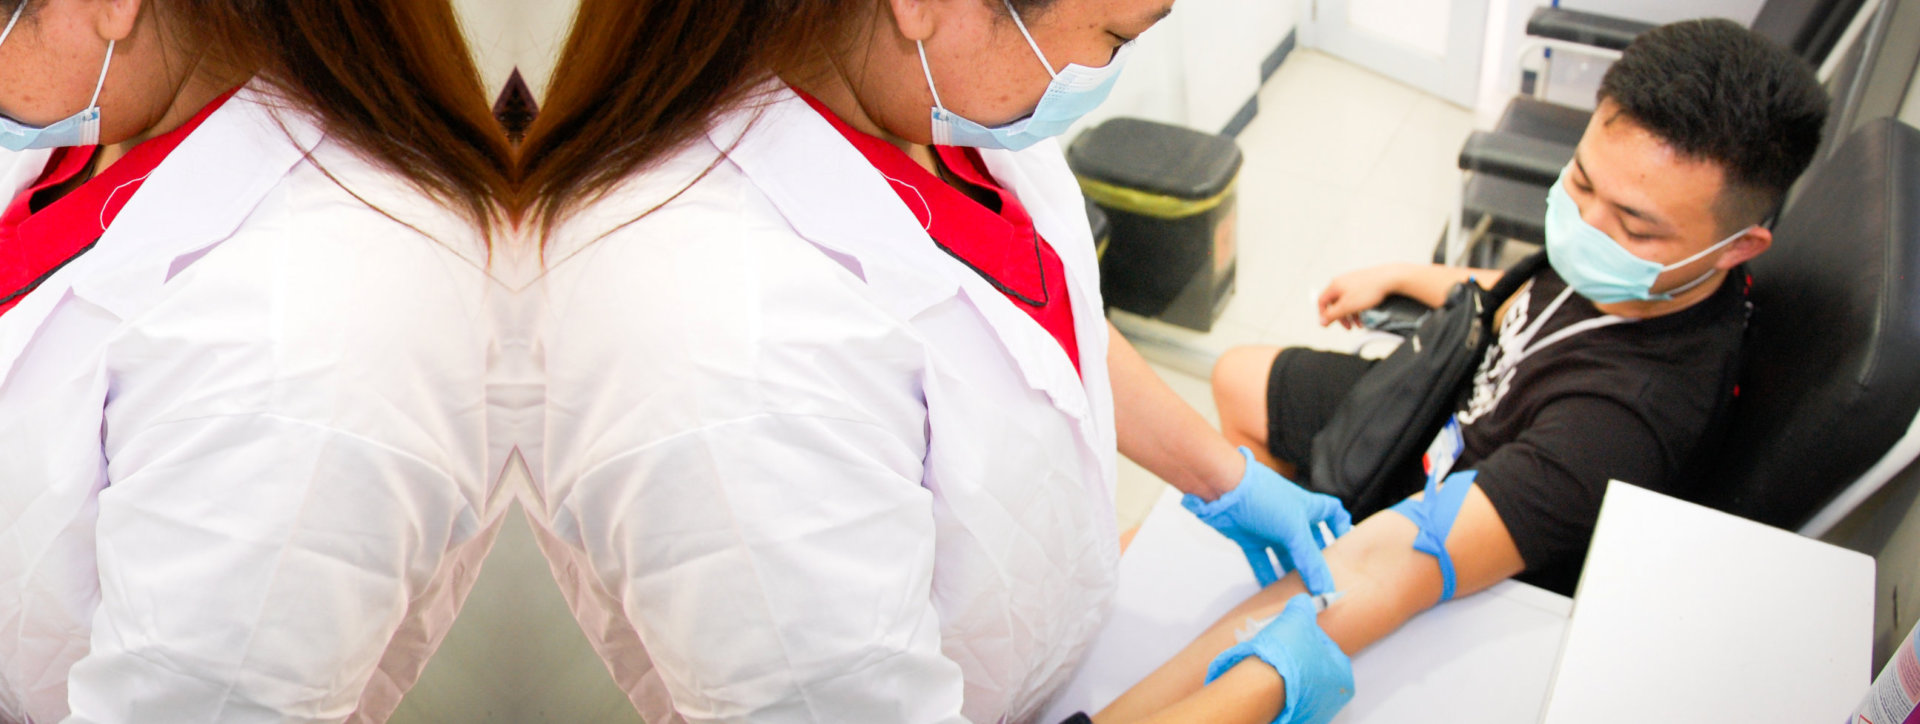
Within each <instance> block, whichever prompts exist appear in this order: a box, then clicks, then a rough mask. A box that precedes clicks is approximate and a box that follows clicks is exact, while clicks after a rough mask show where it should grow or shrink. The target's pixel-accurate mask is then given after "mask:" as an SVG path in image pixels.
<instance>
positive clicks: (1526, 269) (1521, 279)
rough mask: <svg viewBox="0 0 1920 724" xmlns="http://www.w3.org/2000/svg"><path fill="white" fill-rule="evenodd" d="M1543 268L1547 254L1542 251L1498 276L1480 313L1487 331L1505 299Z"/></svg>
mask: <svg viewBox="0 0 1920 724" xmlns="http://www.w3.org/2000/svg"><path fill="white" fill-rule="evenodd" d="M1545 268H1547V252H1546V250H1544V249H1542V250H1540V251H1537V252H1534V253H1533V254H1532V255H1530V256H1528V257H1527V258H1525V259H1521V260H1520V261H1519V262H1517V263H1515V264H1514V265H1513V267H1512V268H1510V269H1507V271H1506V273H1505V274H1502V275H1501V276H1500V281H1498V282H1495V283H1494V285H1493V288H1492V289H1489V290H1487V306H1486V309H1484V310H1483V311H1482V314H1484V315H1485V316H1484V317H1483V318H1482V321H1484V322H1486V324H1487V327H1488V328H1489V329H1491V328H1492V327H1493V315H1494V314H1496V313H1498V311H1499V309H1500V305H1502V304H1506V303H1507V298H1509V297H1512V296H1513V294H1514V292H1517V291H1519V290H1520V287H1521V286H1522V285H1525V284H1526V283H1527V282H1528V281H1531V280H1532V279H1533V277H1534V275H1536V274H1539V273H1540V270H1542V269H1545Z"/></svg>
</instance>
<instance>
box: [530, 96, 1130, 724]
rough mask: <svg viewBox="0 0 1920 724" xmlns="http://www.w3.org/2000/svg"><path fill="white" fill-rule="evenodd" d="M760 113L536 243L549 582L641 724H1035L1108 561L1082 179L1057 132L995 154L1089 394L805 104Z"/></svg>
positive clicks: (1097, 333)
mask: <svg viewBox="0 0 1920 724" xmlns="http://www.w3.org/2000/svg"><path fill="white" fill-rule="evenodd" d="M752 115H753V114H752V113H751V112H747V111H741V112H736V113H733V114H731V115H730V116H728V117H726V118H725V119H723V122H722V123H720V124H719V126H718V127H717V129H716V130H715V131H713V132H712V133H711V134H710V135H709V137H708V138H707V139H703V140H702V141H701V142H699V143H696V144H694V145H693V146H692V147H691V148H689V149H688V150H686V151H684V152H682V153H679V154H678V155H677V156H676V157H674V158H672V159H671V160H670V161H667V162H666V163H665V164H664V165H663V166H661V167H659V168H657V169H655V170H653V171H650V172H647V173H644V174H640V175H638V176H636V177H635V178H633V179H630V180H629V181H628V182H627V184H626V185H625V186H623V187H620V188H618V189H617V190H616V191H614V192H613V193H612V194H611V195H609V196H608V197H607V199H606V200H605V201H603V202H601V203H600V204H598V205H597V206H596V207H594V208H592V209H590V210H589V211H587V212H585V213H584V214H582V215H581V216H580V217H579V218H576V219H574V220H572V221H571V222H569V223H568V224H567V225H566V226H565V227H564V228H563V230H562V232H561V233H560V234H559V235H558V236H557V237H556V239H555V241H554V246H553V248H552V249H551V250H550V253H549V255H548V259H549V263H550V265H551V270H552V271H551V274H550V275H549V277H548V278H547V280H546V282H547V284H548V285H549V286H548V289H547V299H548V301H549V304H550V305H551V306H550V308H549V310H548V314H547V320H546V326H545V331H544V333H545V335H546V337H545V340H546V348H545V351H546V363H547V367H546V368H547V373H548V400H547V410H546V416H547V424H546V431H547V433H546V437H545V441H544V442H545V444H546V453H545V465H544V468H545V475H544V476H543V478H542V480H541V481H540V485H539V486H538V491H539V496H540V498H539V499H538V500H536V501H534V505H533V506H532V507H534V508H535V509H536V510H540V511H542V512H543V514H544V517H545V521H544V522H546V523H547V524H549V525H550V526H551V530H550V531H549V532H548V533H547V534H546V535H545V536H544V538H543V545H544V547H545V548H546V550H547V551H548V553H549V556H550V558H551V559H552V562H553V568H554V571H555V573H556V575H558V576H559V577H560V579H561V581H562V589H563V590H564V591H566V592H567V593H568V596H569V599H570V600H571V601H572V603H573V605H574V608H575V610H576V615H577V616H578V617H579V618H580V620H581V623H582V626H583V628H584V629H585V630H586V631H587V633H588V636H589V638H590V639H592V640H593V641H594V643H595V645H596V646H597V647H598V648H599V649H600V651H601V653H602V655H603V656H606V657H607V658H608V659H609V665H610V667H611V669H612V670H613V673H614V676H615V678H616V679H617V680H618V681H619V682H620V683H621V685H622V686H624V687H625V688H626V689H627V691H628V692H629V694H630V696H631V697H632V698H633V699H634V702H635V704H636V705H637V706H638V707H639V708H640V709H641V713H642V715H643V716H646V717H648V721H650V722H662V721H668V720H670V718H671V719H679V720H686V721H697V722H707V721H716V722H717V721H726V722H801V721H821V722H827V721H847V722H852V721H861V722H882V721H884V722H956V721H961V720H962V718H963V717H964V719H966V720H971V721H976V722H996V721H1027V720H1029V718H1030V717H1033V716H1037V715H1038V714H1039V712H1040V710H1041V707H1042V705H1043V704H1044V703H1045V701H1046V700H1047V698H1048V697H1049V696H1050V695H1051V694H1052V693H1053V692H1054V691H1055V690H1056V689H1057V688H1058V687H1059V686H1060V685H1061V684H1062V683H1063V682H1065V681H1066V680H1067V678H1068V677H1069V675H1070V674H1071V672H1072V670H1073V668H1074V666H1075V665H1076V664H1077V663H1078V661H1079V659H1080V657H1081V655H1082V654H1083V653H1084V652H1085V650H1086V647H1087V645H1088V644H1089V642H1090V640H1091V638H1092V636H1093V635H1094V634H1095V633H1096V632H1097V630H1098V629H1099V627H1100V624H1101V622H1102V619H1103V617H1104V615H1105V612H1106V610H1107V607H1108V600H1109V598H1110V595H1111V593H1112V590H1113V586H1114V580H1115V573H1116V568H1117V563H1118V548H1117V540H1116V537H1117V536H1116V530H1115V521H1114V512H1113V504H1112V499H1113V492H1112V491H1113V480H1114V465H1115V462H1114V455H1115V448H1114V445H1115V442H1114V429H1113V402H1112V394H1111V390H1110V388H1109V385H1108V380H1107V370H1106V365H1105V362H1106V356H1107V326H1106V322H1105V319H1104V317H1103V315H1102V309H1101V302H1100V295H1099V283H1098V273H1097V270H1096V266H1095V258H1094V246H1093V241H1092V238H1091V234H1090V232H1089V230H1088V226H1087V220H1086V212H1085V209H1084V206H1083V205H1082V203H1083V202H1082V200H1081V196H1080V192H1079V188H1078V186H1077V185H1076V184H1075V182H1074V180H1073V177H1072V176H1071V174H1070V173H1069V171H1068V170H1067V167H1066V163H1065V160H1064V158H1063V157H1062V155H1061V153H1060V150H1059V147H1058V145H1056V144H1053V143H1046V144H1042V145H1040V146H1037V147H1035V148H1033V149H1030V150H1027V151H1025V152H1021V153H1006V152H988V153H986V154H984V157H985V159H986V162H987V165H988V167H989V168H990V169H991V171H992V173H993V175H994V177H995V178H996V179H997V180H999V181H1000V182H1002V183H1003V184H1005V185H1007V186H1008V187H1010V188H1011V189H1012V190H1013V191H1014V192H1015V193H1017V194H1018V195H1019V198H1020V199H1021V201H1022V202H1023V203H1024V204H1025V205H1026V206H1027V207H1028V209H1029V210H1030V211H1031V212H1032V215H1033V218H1034V220H1035V223H1036V224H1037V226H1038V227H1039V230H1040V232H1041V234H1042V235H1043V236H1045V238H1046V239H1047V241H1048V242H1049V243H1050V244H1052V245H1053V247H1054V248H1055V249H1056V250H1057V252H1058V253H1059V256H1060V258H1061V261H1062V262H1063V263H1064V265H1065V268H1066V276H1067V279H1066V280H1065V285H1064V289H1063V288H1062V286H1061V280H1058V279H1050V280H1048V283H1049V284H1050V285H1051V286H1050V287H1049V289H1050V290H1051V291H1052V293H1055V294H1060V293H1066V294H1068V295H1069V297H1070V298H1071V300H1072V304H1073V311H1074V316H1075V333H1076V335H1077V336H1078V345H1079V355H1080V360H1081V362H1082V364H1083V370H1084V372H1085V378H1084V381H1083V380H1082V379H1081V378H1080V377H1077V376H1076V375H1075V372H1074V368H1073V365H1072V364H1071V363H1070V362H1069V360H1068V358H1067V356H1066V355H1065V354H1064V352H1063V351H1062V350H1061V349H1060V347H1059V345H1058V344H1057V343H1056V342H1055V341H1054V340H1053V338H1052V337H1050V336H1049V335H1048V334H1047V332H1046V331H1045V330H1043V329H1042V328H1041V327H1040V326H1039V325H1038V324H1036V323H1035V322H1034V321H1033V320H1032V319H1031V318H1029V317H1028V316H1026V315H1025V314H1024V313H1022V312H1021V311H1020V310H1019V309H1017V308H1016V307H1014V306H1013V302H1011V301H1009V300H1008V299H1007V298H1006V297H1005V296H1003V295H1002V294H1001V293H1000V292H999V291H996V290H995V289H994V287H993V286H991V285H990V284H989V283H988V282H987V281H986V280H984V279H982V278H980V277H979V276H978V275H977V274H975V273H974V272H973V271H971V270H969V269H968V268H967V267H965V266H963V265H962V264H960V263H959V262H958V261H956V260H954V259H953V258H951V257H949V256H947V255H946V254H945V253H943V252H941V251H940V250H939V249H938V248H936V247H935V246H934V245H933V244H932V243H931V241H930V240H929V239H928V237H927V235H926V233H925V231H924V230H923V229H922V228H921V226H920V224H919V223H918V222H917V221H916V220H915V217H914V215H913V214H912V213H911V212H909V210H908V209H907V208H906V207H905V206H904V205H902V203H901V201H900V199H899V197H898V196H896V195H895V194H894V192H893V190H892V189H890V188H889V186H888V182H887V181H886V180H885V179H884V178H883V177H882V176H881V175H880V174H879V172H878V171H876V170H875V169H874V168H873V166H872V165H870V164H869V163H868V162H867V161H866V160H865V158H864V157H862V156H861V155H860V154H859V152H858V151H856V150H855V149H854V148H853V147H852V146H851V145H849V144H848V143H847V142H846V141H845V140H844V139H843V138H841V136H840V135H839V134H838V133H837V132H836V131H835V130H834V129H833V128H832V127H831V126H830V125H828V123H827V122H826V121H825V120H824V119H822V118H820V117H819V116H818V115H817V114H815V113H814V112H813V111H812V110H811V109H810V108H808V107H807V106H806V105H805V104H804V103H803V102H802V101H800V100H799V99H798V98H797V97H796V96H794V95H793V94H792V93H791V92H790V91H787V90H785V89H784V88H782V89H779V90H778V91H775V92H774V94H773V100H772V102H770V104H769V105H768V106H767V107H766V108H765V113H764V116H762V117H760V118H759V119H758V120H757V121H753V122H752V125H751V127H750V128H749V127H748V121H749V118H750V117H751V116H752ZM736 141H737V146H736V145H735V144H736ZM722 148H731V151H730V152H729V153H728V155H727V158H726V160H724V161H721V162H720V163H718V165H717V166H714V167H713V169H712V171H711V172H710V173H708V174H707V175H706V177H705V178H704V179H702V180H700V181H699V183H698V184H696V185H694V186H693V187H692V189H691V190H689V191H687V192H686V193H685V194H684V195H682V196H680V197H679V198H678V199H676V200H674V201H673V202H671V203H670V204H668V205H666V206H665V207H664V208H661V209H660V210H659V211H657V212H655V213H653V214H652V215H651V216H648V217H646V218H644V219H642V220H640V221H638V222H636V223H631V224H628V225H625V226H621V225H622V224H623V223H625V222H628V221H631V220H632V219H634V218H635V217H637V216H640V215H641V214H642V213H643V212H645V211H646V210H647V209H649V208H651V207H653V206H654V205H656V204H657V203H659V202H660V201H661V200H663V199H665V198H666V197H667V196H669V195H671V194H672V193H673V192H675V191H677V190H678V189H680V188H681V187H682V186H684V185H685V184H686V183H687V182H688V181H689V180H691V178H692V177H693V176H695V175H697V174H699V173H700V172H701V171H702V170H703V169H706V168H707V167H708V165H709V164H711V163H712V162H713V160H714V159H715V157H716V156H717V154H719V149H722ZM608 229H612V230H613V231H612V232H611V233H610V234H608V235H605V237H604V238H599V237H600V236H602V234H605V233H606V231H607V230H608ZM669 707H671V708H672V709H675V710H677V712H676V713H677V716H673V717H670V716H669V714H668V710H669Z"/></svg>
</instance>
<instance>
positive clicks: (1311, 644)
mask: <svg viewBox="0 0 1920 724" xmlns="http://www.w3.org/2000/svg"><path fill="white" fill-rule="evenodd" d="M1248 656H1254V657H1258V658H1259V659H1260V660H1261V661H1265V662H1267V665H1268V666H1272V667H1273V670H1274V671H1277V672H1280V680H1281V681H1283V682H1286V687H1287V701H1286V702H1285V704H1284V705H1282V706H1281V708H1280V716H1277V717H1274V720H1273V724H1326V722H1328V721H1331V720H1332V719H1333V715H1335V714H1338V713H1340V709H1341V707H1344V706H1346V705H1347V702H1349V701H1352V700H1353V662H1352V661H1350V660H1348V659H1347V654H1346V652H1344V651H1341V650H1340V645H1339V644H1336V643H1334V642H1333V639H1330V638H1327V632H1325V631H1322V630H1320V621H1319V618H1318V617H1317V616H1316V615H1315V614H1314V612H1313V601H1312V600H1311V599H1308V598H1307V596H1306V594H1300V595H1296V596H1294V597H1293V598H1292V599H1290V600H1288V601H1287V608H1286V610H1283V611H1281V612H1280V616H1279V617H1277V618H1275V619H1274V620H1273V622H1272V623H1269V624H1267V626H1266V628H1263V629H1260V632H1259V633H1257V634H1254V636H1253V638H1251V639H1247V640H1246V641H1244V642H1242V643H1240V644H1238V645H1236V646H1234V647H1233V648H1230V649H1227V650H1226V651H1222V652H1220V655H1219V656H1217V657H1214V659H1213V664H1212V665H1210V666H1208V667H1207V683H1209V684H1211V683H1213V680H1214V679H1216V678H1219V677H1220V675H1221V674H1224V673H1227V670H1228V669H1231V668H1233V666H1234V664H1238V663H1240V660H1241V659H1245V658H1247V657H1248Z"/></svg>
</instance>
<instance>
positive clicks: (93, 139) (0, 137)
mask: <svg viewBox="0 0 1920 724" xmlns="http://www.w3.org/2000/svg"><path fill="white" fill-rule="evenodd" d="M26 9H27V3H26V2H25V1H24V0H23V1H22V2H21V3H20V6H19V7H17V8H14V9H13V17H12V18H10V19H8V20H7V28H6V29H5V30H0V43H5V42H7V36H8V35H12V34H13V26H14V25H15V24H16V23H19V22H20V13H21V11H23V10H26ZM112 65H113V41H112V40H108V41H107V61H106V62H105V63H102V64H101V65H100V80H98V81H95V82H94V84H93V100H90V101H87V107H86V108H85V109H82V110H81V111H80V112H79V113H75V114H73V115H71V116H67V117H66V118H63V119H61V120H59V121H56V122H54V123H51V124H48V125H45V126H41V127H38V128H36V127H34V126H29V125H26V124H24V123H21V122H19V121H16V120H13V119H11V118H6V117H4V116H0V148H5V149H7V150H9V151H26V150H29V149H35V148H61V147H65V146H92V145H96V144H98V143H100V88H101V86H104V85H106V82H107V68H109V67H111V66H112Z"/></svg>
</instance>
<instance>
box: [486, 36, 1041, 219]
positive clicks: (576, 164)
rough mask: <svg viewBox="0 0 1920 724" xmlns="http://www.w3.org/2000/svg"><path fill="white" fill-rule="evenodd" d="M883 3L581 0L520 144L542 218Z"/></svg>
mask: <svg viewBox="0 0 1920 724" xmlns="http://www.w3.org/2000/svg"><path fill="white" fill-rule="evenodd" d="M981 1H982V2H984V3H986V4H989V5H991V6H993V7H996V8H998V7H1002V3H1001V0H981ZM1050 2H1052V0H1013V5H1014V6H1015V7H1016V8H1018V9H1020V10H1022V11H1025V10H1028V9H1037V8H1040V7H1044V6H1046V5H1047V4H1049V3H1050ZM875 12H887V10H886V6H885V2H884V0H581V2H580V7H579V11H578V13H577V14H576V15H575V16H574V22H573V30H572V32H571V33H570V34H569V35H568V37H567V42H566V46H565V47H564V49H563V50H562V51H561V54H560V62H559V64H558V65H557V66H556V67H555V69H554V74H553V79H552V81H551V82H549V83H548V85H547V97H546V99H545V100H544V102H543V103H542V104H541V107H540V115H539V116H538V117H536V118H535V119H534V121H533V125H532V126H531V127H530V128H528V129H527V138H526V140H525V141H524V142H523V143H522V144H521V146H520V162H521V163H520V179H521V182H522V184H521V190H522V192H523V193H524V194H525V195H526V196H525V199H526V200H527V203H526V207H527V208H528V210H529V211H530V212H531V216H532V218H533V219H534V220H535V225H536V226H537V227H538V228H540V229H541V230H543V231H546V230H551V228H552V225H553V224H554V223H556V222H557V221H558V220H559V219H560V218H561V217H563V216H565V215H566V214H567V213H568V212H570V211H572V210H574V209H576V208H578V207H579V206H581V205H584V204H586V203H588V202H590V201H592V200H593V199H594V198H596V197H598V196H599V195H600V194H602V193H604V192H606V191H607V190H608V189H609V188H611V187H613V186H614V185H615V184H617V183H619V182H620V181H621V180H622V179H624V178H626V177H627V176H630V175H632V174H633V173H635V172H638V171H642V170H645V169H646V168H647V167H649V166H650V165H652V164H653V163H654V162H656V161H658V160H660V159H661V158H663V157H665V156H666V155H668V154H669V153H671V152H673V151H675V150H677V149H679V148H680V147H682V146H684V145H685V144H687V143H688V142H689V141H692V140H693V139H695V138H697V137H699V136H700V135H701V134H703V133H705V132H706V131H707V129H708V127H709V126H710V125H711V124H712V123H713V121H714V120H715V118H716V117H718V116H719V115H720V114H721V113H722V112H725V111H727V110H730V109H733V108H736V107H738V106H740V105H741V104H742V103H744V102H747V101H749V100H750V99H749V98H748V96H749V95H750V94H751V93H753V92H754V90H755V89H756V88H757V87H758V86H760V85H761V84H762V83H764V82H766V81H768V80H771V79H773V78H774V77H776V76H779V75H781V74H784V73H787V72H789V71H795V70H799V69H804V68H809V67H813V66H814V65H816V64H817V63H818V62H820V61H821V60H823V57H822V54H823V53H824V52H826V50H827V49H828V48H833V47H836V45H837V44H838V43H841V42H844V41H846V40H847V39H849V36H850V34H851V33H853V32H856V31H857V30H858V29H860V28H864V27H866V26H867V25H868V23H869V21H870V20H871V19H872V13H875Z"/></svg>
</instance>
